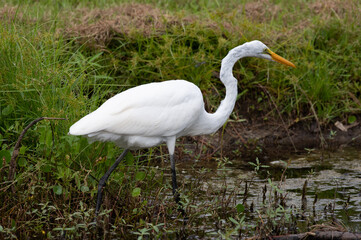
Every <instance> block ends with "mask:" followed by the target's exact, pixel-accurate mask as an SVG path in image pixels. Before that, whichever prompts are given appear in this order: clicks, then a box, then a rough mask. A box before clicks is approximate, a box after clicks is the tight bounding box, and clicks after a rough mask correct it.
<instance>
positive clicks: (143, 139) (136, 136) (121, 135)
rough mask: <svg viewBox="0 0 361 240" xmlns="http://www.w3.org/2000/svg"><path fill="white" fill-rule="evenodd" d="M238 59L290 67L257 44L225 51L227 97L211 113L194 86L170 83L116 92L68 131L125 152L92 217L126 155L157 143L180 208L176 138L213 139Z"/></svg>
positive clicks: (232, 95) (231, 100)
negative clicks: (167, 160)
mask: <svg viewBox="0 0 361 240" xmlns="http://www.w3.org/2000/svg"><path fill="white" fill-rule="evenodd" d="M243 57H258V58H264V59H268V60H273V61H277V62H280V63H282V64H285V65H288V66H291V67H295V65H294V64H293V63H291V62H289V61H287V60H286V59H284V58H282V57H280V56H279V55H277V54H275V53H274V52H272V51H271V50H270V49H269V48H268V47H267V46H266V45H265V44H263V43H262V42H260V41H258V40H255V41H251V42H247V43H244V44H243V45H240V46H238V47H235V48H233V49H232V50H230V51H229V53H228V54H227V56H226V57H225V58H224V59H223V60H222V64H221V71H220V79H221V81H222V83H223V84H224V86H225V87H226V97H225V99H224V100H223V101H222V102H221V104H220V106H219V108H218V109H217V111H216V112H215V113H208V112H206V111H205V109H204V103H203V96H202V93H201V91H200V89H199V88H198V87H197V86H196V85H194V84H193V83H191V82H188V81H185V80H170V81H165V82H159V83H149V84H144V85H141V86H137V87H134V88H131V89H128V90H126V91H124V92H121V93H119V94H117V95H115V96H114V97H112V98H110V99H108V100H107V101H106V102H104V103H103V105H101V106H100V107H99V108H98V109H97V110H95V111H94V112H92V113H90V114H88V115H86V116H85V117H83V118H82V119H80V120H79V121H78V122H76V123H75V124H74V125H72V126H71V127H70V130H69V134H71V135H83V136H86V137H88V138H90V139H91V140H93V141H94V140H95V141H97V140H98V141H113V142H115V143H116V144H117V145H118V146H119V147H121V148H124V149H125V150H124V152H123V153H122V154H121V155H120V156H119V157H118V159H117V160H116V161H115V163H114V164H113V165H112V166H111V167H110V168H109V170H108V171H107V172H106V173H105V175H104V176H103V177H102V178H101V179H100V181H99V185H98V196H97V205H96V210H95V213H96V215H98V213H99V209H100V205H101V201H102V189H103V187H104V185H105V183H106V181H107V179H108V177H109V176H110V174H111V173H112V172H113V170H114V169H115V168H116V167H117V166H118V164H119V163H120V161H121V159H122V158H123V157H124V156H125V155H126V153H127V152H128V150H129V149H139V148H149V147H154V146H157V145H159V144H161V143H166V144H167V147H168V151H169V156H170V162H171V171H172V187H173V195H174V197H175V200H176V201H177V203H179V194H178V193H177V178H176V171H175V162H174V158H173V154H174V147H175V143H176V138H178V137H181V136H185V135H189V136H195V135H203V134H210V133H214V132H216V131H217V130H218V129H219V128H220V127H221V126H222V125H223V124H224V123H225V122H226V120H227V119H228V117H229V115H230V114H231V112H232V110H233V108H234V105H235V102H236V98H237V79H236V78H235V77H234V76H233V73H232V69H233V65H234V64H235V63H236V61H238V60H239V59H240V58H243Z"/></svg>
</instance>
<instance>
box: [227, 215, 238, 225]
mask: <svg viewBox="0 0 361 240" xmlns="http://www.w3.org/2000/svg"><path fill="white" fill-rule="evenodd" d="M229 220H231V222H233V223H234V224H236V225H239V222H237V220H236V219H234V218H232V217H229Z"/></svg>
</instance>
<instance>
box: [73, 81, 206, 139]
mask: <svg viewBox="0 0 361 240" xmlns="http://www.w3.org/2000/svg"><path fill="white" fill-rule="evenodd" d="M203 109H204V104H203V97H202V94H201V92H200V90H199V88H198V87H197V86H195V85H194V84H193V83H190V82H187V81H183V80H173V81H166V82H161V83H151V84H146V85H141V86H139V87H135V88H131V89H129V90H127V91H124V92H122V93H120V94H117V95H116V96H114V97H112V98H110V99H109V100H108V101H106V102H105V103H104V104H103V105H102V106H100V107H99V108H98V109H97V110H96V111H94V112H92V113H90V114H88V115H87V116H85V117H84V118H82V119H80V120H79V121H78V122H77V123H75V124H74V125H73V126H72V127H71V129H70V133H71V134H73V133H74V135H87V134H91V133H96V132H100V131H106V132H109V133H114V134H119V135H136V136H174V135H177V134H178V133H180V132H182V131H184V130H185V129H187V128H188V127H190V126H191V125H192V124H193V123H194V122H195V121H196V120H197V119H198V117H199V114H200V112H201V111H203ZM72 130H73V131H72ZM72 132H73V133H72Z"/></svg>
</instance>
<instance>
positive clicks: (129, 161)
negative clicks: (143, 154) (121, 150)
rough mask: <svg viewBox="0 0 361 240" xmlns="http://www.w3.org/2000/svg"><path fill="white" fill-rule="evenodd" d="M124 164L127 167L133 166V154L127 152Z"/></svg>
mask: <svg viewBox="0 0 361 240" xmlns="http://www.w3.org/2000/svg"><path fill="white" fill-rule="evenodd" d="M125 162H126V163H127V165H134V156H133V154H131V153H130V152H128V153H127V155H126V156H125Z"/></svg>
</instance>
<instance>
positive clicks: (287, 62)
mask: <svg viewBox="0 0 361 240" xmlns="http://www.w3.org/2000/svg"><path fill="white" fill-rule="evenodd" d="M267 52H268V53H269V54H270V55H271V57H272V59H273V60H275V61H276V62H279V63H282V64H284V65H287V66H290V67H294V68H296V66H295V65H294V64H293V63H291V62H290V61H288V60H287V59H284V58H283V57H281V56H279V55H277V54H275V53H274V52H272V51H271V50H269V49H267Z"/></svg>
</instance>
